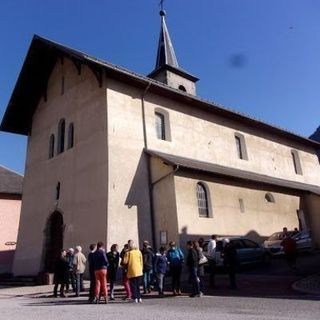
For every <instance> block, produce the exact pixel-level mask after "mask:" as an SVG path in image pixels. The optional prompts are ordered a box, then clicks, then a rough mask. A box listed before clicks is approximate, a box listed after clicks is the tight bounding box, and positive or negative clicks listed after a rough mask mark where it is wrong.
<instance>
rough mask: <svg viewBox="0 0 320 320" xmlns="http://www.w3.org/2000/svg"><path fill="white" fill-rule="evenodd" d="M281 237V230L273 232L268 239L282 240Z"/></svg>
mask: <svg viewBox="0 0 320 320" xmlns="http://www.w3.org/2000/svg"><path fill="white" fill-rule="evenodd" d="M282 239H283V233H282V232H276V233H274V234H272V235H271V236H270V237H269V238H268V240H273V241H274V240H282Z"/></svg>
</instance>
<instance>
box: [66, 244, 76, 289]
mask: <svg viewBox="0 0 320 320" xmlns="http://www.w3.org/2000/svg"><path fill="white" fill-rule="evenodd" d="M73 258H74V250H73V248H69V249H68V251H67V260H68V281H67V283H66V292H69V289H70V284H71V288H72V290H73V292H76V282H75V274H74V270H73Z"/></svg>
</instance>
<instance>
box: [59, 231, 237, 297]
mask: <svg viewBox="0 0 320 320" xmlns="http://www.w3.org/2000/svg"><path fill="white" fill-rule="evenodd" d="M203 244H204V240H203V239H202V238H200V239H199V241H188V242H187V248H186V249H187V251H186V258H185V256H184V254H183V252H182V250H181V249H180V248H178V247H177V246H176V243H175V242H174V241H171V242H170V243H169V249H168V250H167V249H166V248H165V247H160V248H159V250H158V251H157V252H155V251H154V250H153V248H152V247H151V246H150V244H149V242H148V241H144V242H143V247H142V249H141V250H139V249H138V248H137V246H136V245H135V243H134V242H133V241H132V240H128V242H127V243H126V244H125V245H124V246H123V249H122V250H121V251H119V246H118V245H117V244H113V245H112V246H111V248H110V251H109V252H106V250H105V248H104V244H103V243H102V242H98V243H97V244H91V245H90V253H89V254H88V261H87V259H86V257H85V256H84V254H83V253H82V248H81V247H80V246H77V247H76V248H75V250H73V249H72V248H70V249H69V250H68V251H66V250H62V251H61V256H60V257H59V259H58V260H57V262H56V266H55V278H54V282H55V285H54V296H55V297H57V294H58V286H59V285H60V296H61V297H65V289H66V292H68V291H69V287H70V285H71V287H72V289H73V291H74V292H75V296H79V295H80V292H81V291H83V274H84V272H85V269H86V264H87V262H88V265H89V266H88V267H89V276H90V289H89V300H88V301H89V303H99V302H100V301H101V300H103V301H104V302H105V303H108V300H109V299H110V300H114V299H115V282H116V280H117V275H118V269H119V268H121V273H122V283H123V286H124V289H125V293H126V296H125V297H124V298H123V300H127V301H134V302H137V303H141V301H142V298H141V292H140V284H141V282H142V283H143V294H148V293H151V291H152V290H157V291H158V294H159V296H164V286H165V278H166V276H167V275H170V277H171V290H172V294H173V295H174V296H179V295H181V275H182V269H183V265H184V263H185V265H186V267H187V268H188V271H189V281H190V283H191V285H192V292H191V293H190V295H189V296H190V297H200V296H201V295H202V294H203V287H204V283H203V277H204V265H205V264H208V263H209V268H210V285H211V287H214V277H215V250H216V236H215V235H213V236H212V237H211V239H210V241H209V244H208V255H209V259H208V258H207V257H206V256H205V255H204V254H203V249H202V246H203ZM224 252H225V261H226V266H227V268H228V270H230V272H229V276H230V281H231V286H232V287H236V284H235V277H234V267H235V259H236V250H235V249H234V248H233V247H232V246H231V245H230V246H228V244H226V247H225V250H224ZM108 283H109V292H108V286H107V284H108Z"/></svg>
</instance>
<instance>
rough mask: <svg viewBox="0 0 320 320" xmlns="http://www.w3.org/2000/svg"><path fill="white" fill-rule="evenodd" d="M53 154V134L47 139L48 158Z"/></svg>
mask: <svg viewBox="0 0 320 320" xmlns="http://www.w3.org/2000/svg"><path fill="white" fill-rule="evenodd" d="M53 156H54V134H52V135H51V136H50V140H49V159H51V158H53Z"/></svg>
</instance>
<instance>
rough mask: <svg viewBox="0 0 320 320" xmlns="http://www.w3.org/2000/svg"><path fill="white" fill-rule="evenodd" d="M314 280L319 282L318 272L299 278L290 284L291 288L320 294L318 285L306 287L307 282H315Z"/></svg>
mask: <svg viewBox="0 0 320 320" xmlns="http://www.w3.org/2000/svg"><path fill="white" fill-rule="evenodd" d="M316 280H317V281H318V282H319V283H320V273H316V274H313V275H311V276H309V277H306V278H303V279H300V280H298V281H296V282H294V283H293V284H292V286H291V287H292V289H293V290H295V291H298V292H302V293H308V294H313V295H318V296H319V295H320V287H319V289H317V288H316V289H312V288H308V287H307V286H308V283H311V282H316Z"/></svg>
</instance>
